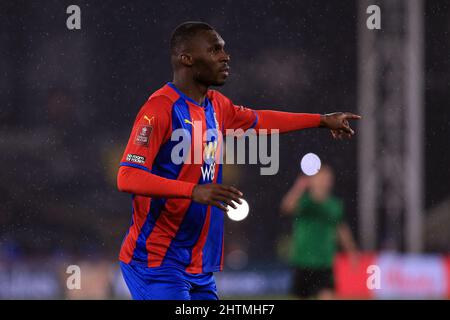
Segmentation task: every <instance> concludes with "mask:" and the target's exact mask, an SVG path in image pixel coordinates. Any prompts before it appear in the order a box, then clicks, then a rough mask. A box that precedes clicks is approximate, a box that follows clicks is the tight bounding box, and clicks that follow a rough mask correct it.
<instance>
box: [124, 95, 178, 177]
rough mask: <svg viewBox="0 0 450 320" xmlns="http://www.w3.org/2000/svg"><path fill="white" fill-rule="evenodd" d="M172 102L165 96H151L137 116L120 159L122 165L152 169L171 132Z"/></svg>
mask: <svg viewBox="0 0 450 320" xmlns="http://www.w3.org/2000/svg"><path fill="white" fill-rule="evenodd" d="M170 105H171V102H170V100H168V99H167V98H166V97H164V96H157V97H154V98H150V99H149V100H148V101H147V102H146V103H145V104H144V105H143V106H142V108H141V110H140V111H139V113H138V115H137V116H136V119H135V122H134V124H133V128H132V130H131V134H130V137H129V139H128V143H127V146H126V148H125V151H124V153H123V156H122V159H121V161H120V165H121V166H129V167H135V168H140V169H143V170H146V171H150V170H151V169H152V165H153V161H154V159H155V157H156V155H157V154H158V151H159V149H160V147H161V145H162V144H163V143H164V142H165V141H167V139H168V137H169V136H170V132H171V128H172V127H171V121H170Z"/></svg>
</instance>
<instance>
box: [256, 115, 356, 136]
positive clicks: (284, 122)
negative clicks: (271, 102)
mask: <svg viewBox="0 0 450 320" xmlns="http://www.w3.org/2000/svg"><path fill="white" fill-rule="evenodd" d="M255 113H256V116H257V118H258V119H257V124H256V127H255V128H256V130H257V131H258V132H260V130H261V129H266V130H270V129H278V130H279V131H280V133H285V132H290V131H295V130H301V129H306V128H315V127H323V128H328V129H330V130H331V133H332V135H333V137H334V138H335V139H342V138H351V136H352V135H354V134H355V132H354V131H353V129H352V128H350V124H349V122H348V120H357V119H360V118H361V117H360V116H358V115H355V114H353V113H349V112H335V113H331V114H325V115H320V114H314V113H293V112H281V111H272V110H257V111H256V110H255Z"/></svg>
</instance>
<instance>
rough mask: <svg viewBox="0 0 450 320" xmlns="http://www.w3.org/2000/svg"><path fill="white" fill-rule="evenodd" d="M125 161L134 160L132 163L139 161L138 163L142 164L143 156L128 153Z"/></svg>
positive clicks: (143, 161)
mask: <svg viewBox="0 0 450 320" xmlns="http://www.w3.org/2000/svg"><path fill="white" fill-rule="evenodd" d="M127 161H129V162H134V163H139V164H144V163H145V157H143V156H140V155H137V154H132V153H129V154H127Z"/></svg>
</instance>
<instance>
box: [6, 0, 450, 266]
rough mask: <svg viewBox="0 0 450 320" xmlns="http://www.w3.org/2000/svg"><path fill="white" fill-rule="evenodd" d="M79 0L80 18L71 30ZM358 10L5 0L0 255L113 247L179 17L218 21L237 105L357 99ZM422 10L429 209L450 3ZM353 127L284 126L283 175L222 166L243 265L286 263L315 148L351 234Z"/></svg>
mask: <svg viewBox="0 0 450 320" xmlns="http://www.w3.org/2000/svg"><path fill="white" fill-rule="evenodd" d="M71 4H77V5H78V6H80V8H81V30H76V31H70V30H68V29H67V28H66V19H67V17H68V15H67V14H66V8H67V7H68V6H69V5H71ZM374 4H376V1H374ZM356 10H357V6H356V1H312V0H304V1H264V2H263V1H245V2H241V1H222V2H220V3H216V2H214V3H212V2H206V1H203V2H202V1H189V2H186V1H170V2H163V3H160V2H156V1H133V2H119V1H101V2H100V1H95V2H94V1H76V2H73V1H2V2H1V3H0V26H1V30H0V44H1V45H0V150H1V153H0V154H1V156H0V159H1V164H2V169H1V171H0V204H1V205H0V226H1V227H0V250H1V254H2V255H6V256H8V257H23V256H30V255H31V256H35V255H38V256H39V255H43V256H46V255H49V254H50V255H56V256H58V255H65V254H74V255H82V256H89V257H95V256H101V257H111V258H115V257H116V255H117V254H118V250H119V247H120V243H121V241H122V237H123V236H124V234H125V232H126V230H127V228H128V225H129V221H130V218H131V210H130V196H129V195H127V194H124V193H120V192H118V191H117V189H116V185H115V181H116V180H115V179H116V173H117V169H118V162H119V160H120V157H121V154H122V152H123V150H124V147H125V144H126V142H127V139H128V136H129V133H130V130H131V126H132V123H133V121H134V117H135V116H136V114H137V112H138V110H139V108H140V107H141V106H142V104H143V103H144V102H145V101H146V99H147V98H148V96H149V95H150V94H151V93H152V92H153V91H155V90H156V89H158V88H160V87H161V86H162V85H164V84H165V83H166V82H167V81H170V80H171V68H170V61H169V53H168V52H169V48H168V41H169V38H170V33H171V32H172V30H173V29H174V28H175V27H176V26H177V25H178V24H179V23H182V22H184V21H187V20H202V21H205V22H208V23H210V24H211V25H213V26H214V27H215V28H216V29H217V31H218V32H219V33H220V34H221V35H222V37H223V38H224V40H225V41H226V49H227V50H228V52H229V53H230V54H231V63H230V64H231V68H232V70H231V77H230V78H229V80H228V82H227V84H226V85H225V86H223V87H222V88H220V90H221V91H222V92H223V93H224V94H226V95H227V96H228V97H230V98H231V99H232V100H233V101H234V102H235V103H236V104H243V105H246V106H248V107H252V108H255V109H276V110H284V111H297V112H314V113H325V112H332V111H352V112H357V105H356V103H357V102H356V97H357V38H356V34H357V21H356ZM424 14H425V24H426V29H425V31H426V51H425V53H426V80H425V84H426V88H425V89H426V91H425V93H426V104H425V108H426V110H425V112H424V114H425V116H426V119H425V124H426V136H425V137H424V139H425V152H426V154H425V157H424V158H425V166H426V168H425V174H426V177H425V182H426V184H425V192H426V194H425V200H426V207H427V209H429V208H432V207H433V206H434V205H436V204H438V203H440V202H441V201H442V200H443V199H445V198H446V197H448V196H449V187H448V185H449V181H450V168H449V166H450V152H449V147H450V144H449V142H450V105H449V102H450V101H449V96H450V94H449V91H450V88H449V87H450V36H449V32H450V19H449V17H450V5H449V3H448V1H426V12H424ZM355 129H356V132H358V126H357V125H356V126H355ZM357 139H358V137H356V138H355V139H352V140H351V141H345V142H343V141H334V140H332V139H331V136H330V134H329V133H328V132H327V131H325V130H318V129H314V130H305V131H301V132H296V133H290V134H287V135H283V136H281V150H280V171H279V173H278V174H277V175H276V176H260V175H259V167H257V166H241V165H236V166H234V167H233V168H228V167H227V168H225V170H224V171H225V175H226V174H228V176H229V177H230V178H229V179H226V177H225V181H226V182H227V183H233V184H235V185H237V186H238V187H239V188H240V189H241V190H242V191H243V192H244V193H245V195H246V199H247V201H248V202H249V204H250V207H251V211H250V215H249V217H248V218H247V219H246V220H244V221H243V222H240V223H238V222H231V221H229V220H227V223H226V232H227V236H226V248H229V247H231V246H234V247H235V246H239V247H241V248H243V249H244V250H245V251H246V252H247V253H248V255H249V262H250V266H252V265H256V264H258V265H262V264H264V265H265V266H268V267H270V266H272V265H273V264H277V263H280V257H279V256H280V253H279V251H280V250H282V248H281V249H280V246H282V245H283V239H284V237H285V236H286V235H288V234H289V232H290V220H289V219H287V218H283V217H281V216H280V214H279V211H278V206H279V203H280V200H281V197H282V196H283V194H284V193H285V192H286V191H287V190H288V188H289V186H290V185H291V184H292V182H293V181H294V179H295V177H296V175H297V174H298V173H299V172H300V167H299V164H300V159H301V157H302V156H303V155H304V154H306V153H308V152H314V153H316V154H318V155H319V156H320V157H321V159H322V161H323V162H325V163H328V164H330V165H331V166H333V167H334V168H335V170H336V182H337V185H336V188H335V193H336V195H338V196H340V197H342V198H343V199H344V203H345V208H346V215H347V220H348V221H349V223H350V225H351V227H352V229H353V231H354V233H355V234H356V232H357V212H356V205H357V203H356V199H357V192H358V190H357Z"/></svg>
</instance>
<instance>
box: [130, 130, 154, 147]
mask: <svg viewBox="0 0 450 320" xmlns="http://www.w3.org/2000/svg"><path fill="white" fill-rule="evenodd" d="M152 130H153V127H152V126H151V125H141V126H139V127H138V130H137V131H136V137H135V139H134V144H137V145H139V146H144V147H147V146H148V143H149V141H150V135H151V134H152Z"/></svg>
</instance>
